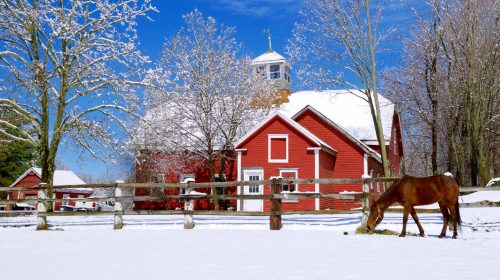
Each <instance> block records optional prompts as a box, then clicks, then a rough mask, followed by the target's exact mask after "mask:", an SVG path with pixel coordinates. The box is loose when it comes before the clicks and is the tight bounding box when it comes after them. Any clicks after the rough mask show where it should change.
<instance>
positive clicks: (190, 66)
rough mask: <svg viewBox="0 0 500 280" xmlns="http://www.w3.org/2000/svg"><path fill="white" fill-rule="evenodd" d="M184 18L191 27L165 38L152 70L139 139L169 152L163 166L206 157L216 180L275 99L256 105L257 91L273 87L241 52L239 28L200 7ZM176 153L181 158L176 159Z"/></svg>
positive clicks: (262, 92) (137, 141)
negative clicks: (236, 35)
mask: <svg viewBox="0 0 500 280" xmlns="http://www.w3.org/2000/svg"><path fill="white" fill-rule="evenodd" d="M184 20H185V23H186V28H182V29H181V30H180V31H179V32H178V34H177V35H175V36H174V37H173V38H171V39H169V40H167V41H166V42H165V45H164V49H163V56H162V58H161V59H160V60H159V62H158V65H157V68H156V69H154V70H151V71H149V76H150V79H151V81H152V82H154V83H155V84H156V85H157V87H156V88H155V90H152V91H151V92H150V97H149V100H148V106H147V107H148V109H147V110H148V111H147V113H146V116H145V122H143V123H142V124H141V126H140V129H139V130H138V133H137V134H136V137H135V139H134V144H135V145H136V149H138V150H144V149H145V150H148V151H147V153H150V154H151V153H154V151H155V150H159V151H162V152H163V153H169V154H170V155H171V156H169V157H168V159H169V161H170V162H169V163H168V164H167V165H165V166H163V167H164V168H166V169H167V170H169V171H171V170H172V168H178V167H181V168H180V169H181V170H182V169H183V168H184V167H185V166H184V164H183V163H182V161H185V160H186V159H187V158H188V157H190V156H194V157H195V158H203V159H204V161H203V162H202V164H207V165H208V169H209V171H210V174H209V175H210V180H211V181H214V180H215V174H221V173H222V171H223V170H224V167H225V164H226V161H227V159H230V158H232V157H233V155H232V153H231V150H232V147H233V143H234V142H235V141H236V140H237V139H238V137H240V136H241V135H243V134H244V133H245V132H246V131H248V129H249V128H250V127H251V124H252V123H255V122H256V121H258V120H259V119H262V118H263V117H264V116H266V115H267V112H268V110H269V108H270V106H271V105H270V104H269V105H268V106H263V105H262V104H261V103H259V105H260V106H261V108H259V109H257V108H254V107H252V101H253V99H254V97H255V96H256V95H257V94H259V96H265V95H269V94H273V91H271V89H270V87H268V83H265V81H264V80H262V79H261V78H260V77H259V76H258V75H257V74H255V73H254V72H253V70H252V68H251V65H250V59H248V58H243V59H238V58H237V54H238V51H239V49H240V45H239V44H238V43H237V41H236V40H235V38H234V33H235V29H234V28H230V27H225V26H223V25H219V24H217V22H216V21H215V19H214V18H212V17H207V18H205V17H203V15H202V14H201V13H200V12H199V11H198V10H195V11H193V12H191V13H189V14H187V15H185V16H184ZM176 159H178V160H179V162H180V163H174V162H172V161H175V160H176ZM217 166H218V168H219V169H218V170H216V168H217ZM160 169H161V168H160ZM167 170H165V169H163V171H164V172H165V171H167ZM219 178H221V179H222V178H223V176H220V177H219ZM216 207H217V205H216Z"/></svg>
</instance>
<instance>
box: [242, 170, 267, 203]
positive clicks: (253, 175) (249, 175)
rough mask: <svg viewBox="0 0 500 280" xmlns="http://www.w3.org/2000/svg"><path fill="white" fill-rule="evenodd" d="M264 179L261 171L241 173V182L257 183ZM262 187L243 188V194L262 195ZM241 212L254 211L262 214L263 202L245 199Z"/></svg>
mask: <svg viewBox="0 0 500 280" xmlns="http://www.w3.org/2000/svg"><path fill="white" fill-rule="evenodd" d="M263 177H264V171H263V170H245V171H243V180H244V181H259V180H262V178H263ZM263 189H264V188H263V186H262V185H250V186H244V187H243V194H253V195H256V194H263ZM243 211H255V212H262V211H263V201H262V200H257V199H251V200H250V199H246V200H243Z"/></svg>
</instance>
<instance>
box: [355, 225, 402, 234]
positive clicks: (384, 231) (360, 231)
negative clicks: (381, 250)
mask: <svg viewBox="0 0 500 280" xmlns="http://www.w3.org/2000/svg"><path fill="white" fill-rule="evenodd" d="M356 234H380V235H399V233H398V232H395V231H392V230H389V229H375V230H368V229H367V228H366V227H358V228H357V229H356Z"/></svg>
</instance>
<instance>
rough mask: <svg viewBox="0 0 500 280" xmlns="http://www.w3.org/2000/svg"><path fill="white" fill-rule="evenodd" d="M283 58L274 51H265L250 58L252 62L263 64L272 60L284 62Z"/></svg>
mask: <svg viewBox="0 0 500 280" xmlns="http://www.w3.org/2000/svg"><path fill="white" fill-rule="evenodd" d="M284 61H285V58H284V57H283V56H282V55H280V54H279V53H277V52H275V51H268V52H265V53H263V54H261V55H259V56H258V57H256V58H254V59H252V64H263V63H272V62H284Z"/></svg>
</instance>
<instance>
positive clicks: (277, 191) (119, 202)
mask: <svg viewBox="0 0 500 280" xmlns="http://www.w3.org/2000/svg"><path fill="white" fill-rule="evenodd" d="M398 179H399V178H362V179H355V178H343V179H340V178H326V179H271V180H259V181H238V182H212V183H192V182H189V183H177V184H172V183H112V184H86V185H65V186H48V185H46V184H40V185H39V186H37V187H34V188H15V189H12V188H0V193H1V192H7V193H12V192H21V191H37V199H10V200H0V204H12V203H36V205H37V211H31V212H23V211H19V212H16V211H0V217H12V216H19V215H33V214H36V216H37V221H38V222H37V229H46V228H47V227H48V224H47V217H52V216H82V215H113V216H114V228H115V229H121V228H122V227H123V215H184V221H185V222H184V228H186V229H189V228H193V227H194V221H193V215H226V216H268V217H269V225H270V229H271V230H279V229H281V227H282V223H281V216H282V215H291V214H309V215H324V214H349V213H362V221H361V222H362V224H365V223H366V219H367V217H368V214H369V206H370V199H371V197H372V196H378V195H380V194H381V193H382V192H383V191H384V190H385V184H383V183H390V182H394V181H396V180H398ZM380 183H382V184H380ZM285 184H322V185H343V184H362V189H361V190H362V191H360V192H339V193H319V192H283V191H282V186H283V185H285ZM250 185H268V186H270V190H271V191H270V194H258V195H248V194H245V195H241V194H236V195H234V194H224V195H219V194H217V193H215V194H205V193H198V192H196V193H192V191H193V190H194V189H199V188H213V187H217V188H229V187H240V186H250ZM72 188H88V189H94V188H112V189H114V195H112V196H108V197H88V198H62V199H61V198H49V197H47V193H48V190H50V189H52V190H54V189H72ZM130 188H132V189H134V188H143V189H158V188H159V189H179V190H184V191H185V194H168V195H167V194H164V193H163V192H162V193H163V194H162V195H159V196H151V195H147V196H135V195H125V190H126V189H130ZM476 191H500V187H488V188H486V187H462V188H460V193H461V194H468V193H471V192H476ZM312 198H314V199H318V198H319V199H321V198H335V199H342V200H351V201H356V202H359V203H361V208H358V209H352V210H314V211H309V210H307V211H283V210H282V201H283V200H286V199H293V200H296V199H297V200H298V199H312ZM172 199H174V200H178V201H180V202H184V209H181V210H125V209H124V208H123V203H124V202H126V201H134V202H139V201H152V202H165V201H168V200H172ZM195 199H211V200H268V201H269V202H270V211H269V212H249V211H228V210H226V211H220V210H194V200H195ZM100 201H111V202H114V203H115V205H114V209H113V211H109V212H100V211H99V212H93V211H90V212H48V211H47V205H46V204H47V203H54V202H64V203H68V202H100ZM460 206H461V207H463V208H466V207H500V202H492V201H481V202H475V203H461V204H460ZM387 211H388V212H401V211H402V210H401V209H391V208H390V209H388V210H387ZM418 211H419V212H424V213H439V212H440V210H439V209H418Z"/></svg>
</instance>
